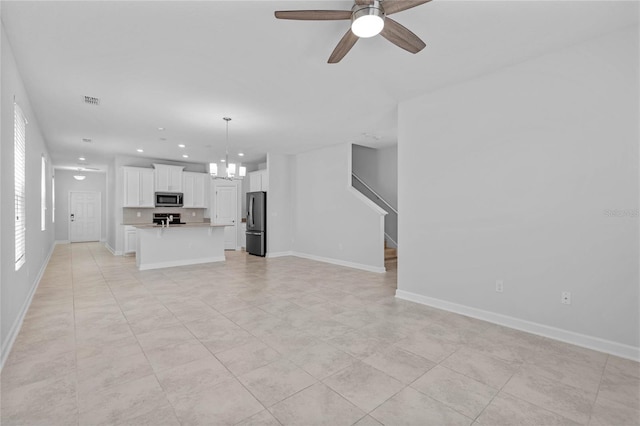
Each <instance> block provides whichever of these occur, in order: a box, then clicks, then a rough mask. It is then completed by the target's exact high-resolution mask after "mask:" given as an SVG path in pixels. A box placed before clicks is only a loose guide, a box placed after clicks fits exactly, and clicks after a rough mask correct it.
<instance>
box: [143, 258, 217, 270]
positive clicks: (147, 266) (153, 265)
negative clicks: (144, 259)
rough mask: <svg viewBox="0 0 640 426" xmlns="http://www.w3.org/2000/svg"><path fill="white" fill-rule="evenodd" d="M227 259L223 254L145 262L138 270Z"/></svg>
mask: <svg viewBox="0 0 640 426" xmlns="http://www.w3.org/2000/svg"><path fill="white" fill-rule="evenodd" d="M225 260H227V259H226V258H225V257H224V256H219V257H203V258H200V259H188V260H173V261H170V262H158V263H147V264H145V265H141V266H138V269H139V270H140V271H148V270H149V269H161V268H171V267H174V266H187V265H198V264H200V263H211V262H224V261H225Z"/></svg>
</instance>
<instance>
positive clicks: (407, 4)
mask: <svg viewBox="0 0 640 426" xmlns="http://www.w3.org/2000/svg"><path fill="white" fill-rule="evenodd" d="M430 1H431V0H384V1H383V2H382V7H383V8H384V13H385V15H392V14H394V13H398V12H402V11H403V10H407V9H411V8H412V7H416V6H420V5H421V4H425V3H428V2H430Z"/></svg>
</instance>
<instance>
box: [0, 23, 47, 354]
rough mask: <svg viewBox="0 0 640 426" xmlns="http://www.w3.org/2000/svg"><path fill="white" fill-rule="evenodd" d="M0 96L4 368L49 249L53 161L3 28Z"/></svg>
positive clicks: (0, 288)
mask: <svg viewBox="0 0 640 426" xmlns="http://www.w3.org/2000/svg"><path fill="white" fill-rule="evenodd" d="M1 39H2V40H1V43H2V45H1V48H0V50H1V58H0V62H1V63H2V68H1V74H2V76H1V85H0V87H1V91H0V105H1V107H0V120H1V121H0V123H1V133H0V135H1V138H2V139H1V140H2V143H1V144H0V161H1V167H0V169H1V170H2V174H1V176H0V187H1V193H2V195H3V196H4V198H3V200H4V202H3V203H0V218H1V220H0V231H1V234H2V238H1V239H0V246H1V250H0V256H1V260H2V262H1V264H2V270H1V272H0V273H1V281H0V342H1V344H2V347H1V350H2V358H1V360H0V361H1V363H0V365H1V364H2V363H4V361H5V359H6V356H7V355H8V352H9V350H10V347H11V344H12V342H13V339H14V338H15V336H16V335H17V332H18V331H19V327H20V325H21V323H22V318H23V316H24V314H25V313H26V309H27V308H28V305H29V303H30V300H31V297H32V295H33V292H34V291H35V288H36V286H37V283H38V280H39V279H40V276H41V274H42V272H43V271H44V268H45V267H46V263H47V261H48V259H49V256H50V254H51V250H52V249H53V235H54V230H53V225H52V222H51V213H52V206H51V175H52V170H51V159H50V157H49V153H48V148H47V144H46V141H45V140H44V137H43V136H42V134H41V133H40V129H39V126H38V119H37V117H36V116H35V115H34V114H33V111H32V109H31V105H30V104H29V97H28V94H27V93H26V91H25V89H24V85H23V83H22V78H21V76H20V73H19V70H18V68H17V66H16V63H15V59H14V56H13V51H12V49H11V45H10V44H9V42H8V40H7V37H6V34H5V31H4V26H2V31H1ZM14 96H15V100H16V102H17V103H18V104H19V105H20V107H21V108H22V110H23V112H24V114H25V116H26V118H27V120H28V121H29V124H28V125H27V128H26V197H27V198H26V213H27V215H26V220H27V222H26V224H27V233H26V263H25V264H24V265H22V267H21V268H20V270H18V271H15V268H14V264H15V250H14V243H15V237H14V235H15V232H14V231H15V230H14V219H13V217H14V203H13V194H14V179H13V173H14V166H13V159H14V152H13V102H14ZM42 155H44V156H45V158H46V159H47V165H48V170H47V215H46V230H45V231H41V229H40V216H41V215H40V212H41V210H40V179H41V176H40V174H41V172H40V169H41V157H42Z"/></svg>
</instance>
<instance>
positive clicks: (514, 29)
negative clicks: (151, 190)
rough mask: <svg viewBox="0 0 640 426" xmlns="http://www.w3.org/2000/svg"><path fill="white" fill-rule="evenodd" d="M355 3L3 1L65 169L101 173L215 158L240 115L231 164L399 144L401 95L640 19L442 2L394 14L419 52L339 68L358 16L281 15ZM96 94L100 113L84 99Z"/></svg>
mask: <svg viewBox="0 0 640 426" xmlns="http://www.w3.org/2000/svg"><path fill="white" fill-rule="evenodd" d="M351 5H352V2H350V1H265V0H262V1H239V0H234V1H197V2H186V1H174V2H150V1H136V2H122V1H104V2H96V1H77V2H57V1H44V2H25V1H6V0H3V1H2V2H1V6H0V7H1V16H2V21H3V22H4V26H5V29H6V32H7V35H8V38H9V41H10V43H11V45H12V47H13V51H14V55H15V56H16V61H17V63H18V67H19V69H20V71H21V73H22V76H23V79H24V83H25V85H26V88H27V91H28V93H29V96H30V100H31V103H32V105H33V106H34V109H35V113H36V115H37V118H38V121H39V123H40V125H41V128H42V131H43V133H44V135H45V137H46V139H47V142H48V144H49V148H50V151H51V155H52V157H53V162H54V164H55V165H57V166H59V167H78V164H77V163H78V157H79V156H81V155H82V156H85V157H86V158H87V160H86V161H87V163H88V165H87V166H88V167H104V165H105V164H106V163H107V162H108V161H109V159H110V158H112V157H113V155H114V154H124V155H132V156H136V155H139V156H144V157H152V158H159V159H166V160H175V161H189V162H197V163H206V162H209V161H212V160H217V159H219V158H221V157H223V156H224V150H225V148H224V146H225V122H224V121H223V119H222V117H224V116H229V117H231V118H232V119H233V120H232V121H231V123H230V125H229V141H230V157H231V158H234V155H235V154H236V153H237V152H238V151H243V152H245V153H246V157H245V159H244V160H243V161H245V162H258V161H264V157H265V155H266V153H267V152H276V153H298V152H303V151H307V150H310V149H314V148H316V147H320V146H323V145H331V144H336V143H344V142H356V143H360V144H363V145H368V146H385V145H390V144H394V143H396V122H397V119H396V108H397V104H398V102H399V101H401V100H403V99H407V98H411V97H413V96H415V95H417V94H421V93H425V92H429V91H433V90H436V89H438V88H440V87H443V86H447V85H451V84H455V83H457V82H460V81H464V80H467V79H470V78H473V77H475V76H478V75H481V74H484V73H487V72H491V71H493V70H496V69H499V68H502V67H505V66H509V65H512V64H515V63H518V62H521V61H524V60H527V59H528V58H531V57H535V56H538V55H541V54H543V53H545V52H548V51H552V50H558V49H561V48H563V47H565V46H569V45H571V44H574V43H577V42H580V41H582V40H585V39H588V38H592V37H595V36H598V35H600V34H604V33H607V32H611V31H614V30H616V29H619V28H622V27H625V26H629V25H634V24H636V25H637V22H638V4H637V3H636V2H619V1H602V2H595V1H589V2H576V1H544V0H539V1H534V2H525V1H511V2H506V1H496V2H488V1H477V0H476V1H446V0H434V1H432V2H431V3H427V4H425V5H422V6H418V7H416V8H414V9H410V10H407V11H404V12H401V13H398V14H397V15H394V19H396V20H397V21H398V22H400V23H401V24H403V25H405V26H406V27H408V28H409V29H411V30H412V31H413V32H414V33H416V34H417V35H418V36H419V37H421V38H422V39H423V40H424V41H425V42H426V43H427V47H426V48H425V49H424V50H423V51H422V52H420V53H418V54H417V55H412V54H410V53H407V52H405V51H403V50H401V49H400V48H398V47H396V46H394V45H392V44H391V43H389V42H388V41H386V40H385V39H383V38H381V37H380V36H378V37H375V38H373V39H361V40H360V41H358V43H356V45H355V46H354V48H353V49H352V50H351V52H350V53H349V54H348V55H347V56H346V57H345V59H343V60H342V62H340V63H339V64H335V65H329V64H327V63H326V61H327V59H328V57H329V55H330V53H331V52H332V50H333V48H334V47H335V45H336V43H337V42H338V40H340V38H341V37H342V35H343V34H344V33H345V31H347V29H348V26H349V22H348V21H324V22H313V21H306V22H304V21H284V20H277V19H275V18H274V16H273V12H274V11H275V10H291V9H350V7H351ZM85 95H88V96H94V97H98V98H100V100H101V104H100V106H89V105H86V104H84V102H83V96H85ZM425 119H428V117H425ZM461 125H464V123H461ZM158 127H164V128H166V130H165V131H159V130H158ZM83 138H91V139H92V140H93V142H91V143H86V142H83V141H82V139H83ZM161 138H164V139H166V140H161ZM179 143H184V144H186V145H187V148H185V149H180V148H178V146H177V145H178V144H179ZM136 148H143V149H144V151H145V152H144V154H138V153H137V152H136V151H135V150H136ZM183 153H187V154H189V155H190V158H189V159H188V160H184V159H183V158H182V154H183Z"/></svg>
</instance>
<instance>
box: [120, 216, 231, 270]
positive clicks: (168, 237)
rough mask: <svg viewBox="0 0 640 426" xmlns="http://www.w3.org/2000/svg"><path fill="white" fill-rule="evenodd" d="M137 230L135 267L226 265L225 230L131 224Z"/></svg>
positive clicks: (210, 226) (203, 226) (216, 226)
mask: <svg viewBox="0 0 640 426" xmlns="http://www.w3.org/2000/svg"><path fill="white" fill-rule="evenodd" d="M128 226H133V227H135V228H136V242H137V251H136V265H137V267H138V269H139V270H141V271H144V270H148V269H158V268H169V267H172V266H184V265H195V264H199V263H210V262H224V260H225V256H224V227H225V226H229V225H220V224H211V223H207V222H204V223H188V224H184V225H170V226H169V227H166V226H165V227H162V226H158V225H150V224H140V223H138V224H129V225H128Z"/></svg>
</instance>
